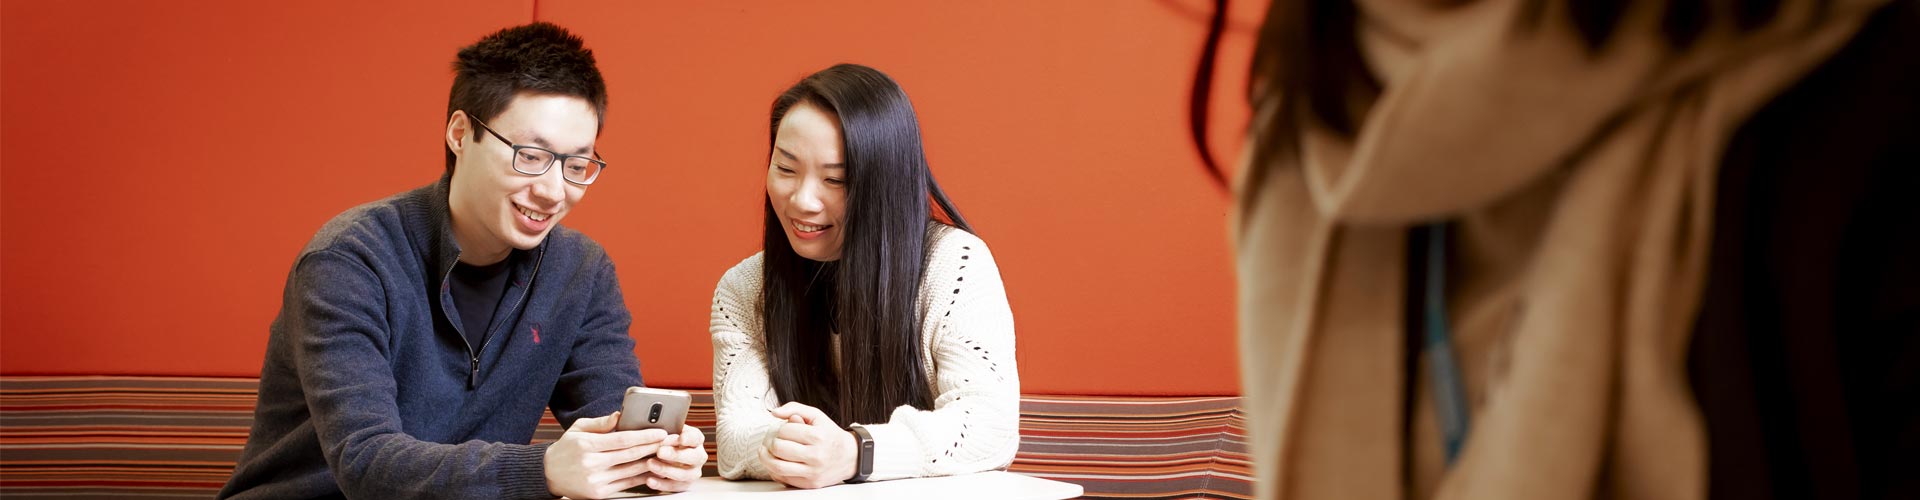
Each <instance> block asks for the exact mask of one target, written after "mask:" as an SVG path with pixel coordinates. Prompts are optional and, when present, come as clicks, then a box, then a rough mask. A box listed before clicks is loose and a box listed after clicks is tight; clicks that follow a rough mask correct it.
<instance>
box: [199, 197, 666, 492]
mask: <svg viewBox="0 0 1920 500" xmlns="http://www.w3.org/2000/svg"><path fill="white" fill-rule="evenodd" d="M447 183H448V179H447V178H445V177H442V178H441V179H440V181H439V182H437V183H435V184H433V185H430V186H426V187H423V188H420V189H416V190H413V191H409V192H406V193H401V194H399V195H395V196H393V197H390V198H387V199H384V200H380V201H377V202H373V203H369V204H366V205H361V206H359V207H356V208H354V209H352V210H348V211H347V212H346V213H343V214H340V215H339V216H337V217H335V218H334V219H333V220H332V221H329V222H328V223H327V224H326V226H324V227H322V228H321V229H320V232H319V233H318V234H316V235H314V237H313V240H312V241H311V242H309V243H308V244H307V247H306V249H305V250H302V251H301V252H300V257H299V258H298V259H297V260H295V262H294V265H293V271H292V272H291V273H289V274H288V276H287V285H286V291H285V296H284V298H283V299H282V300H283V302H282V303H281V306H280V315H279V317H277V318H275V319H274V321H273V325H272V327H271V328H270V331H271V337H270V338H269V339H268V341H267V354H266V363H265V366H263V367H262V368H261V369H260V395H259V403H258V406H257V407H256V408H255V410H254V418H253V429H252V433H251V434H250V435H249V436H248V438H247V446H246V449H245V450H244V451H243V452H242V453H241V455H240V461H239V464H238V467H237V468H236V469H234V472H233V477H232V478H231V479H229V480H228V482H227V485H226V488H224V489H222V490H221V492H220V498H242V499H244V498H275V499H282V498H324V497H341V496H346V497H353V498H551V497H552V494H551V493H549V491H548V489H547V482H546V473H545V470H544V468H543V463H542V458H543V456H544V453H545V451H546V448H545V446H532V445H528V444H527V443H528V442H529V441H531V440H532V438H533V431H534V428H535V427H537V426H538V425H539V423H540V417H541V415H542V414H543V413H544V410H546V409H548V408H551V409H552V410H553V414H554V416H555V417H557V418H558V419H559V420H560V423H561V425H564V426H568V427H571V426H572V425H573V422H574V420H575V419H579V418H591V417H599V416H602V415H607V414H610V413H612V412H613V411H614V410H617V409H619V405H620V399H621V397H622V396H623V394H624V391H625V389H626V388H627V387H629V386H636V385H640V366H639V362H638V361H637V360H636V359H635V358H634V356H633V345H634V344H633V339H632V338H630V337H628V336H627V327H628V325H629V324H630V323H631V322H632V318H631V316H629V314H628V312H627V307H626V303H625V301H624V300H623V299H622V298H621V296H620V286H619V282H618V277H617V276H615V275H614V270H613V262H612V261H611V260H609V259H608V258H607V254H606V252H605V251H603V250H602V249H601V248H600V245H598V244H596V243H594V242H593V241H592V240H590V239H588V238H587V237H586V236H584V235H581V234H580V233H578V232H575V231H572V230H570V229H567V228H565V227H555V228H554V229H553V231H552V232H550V233H548V234H547V239H546V241H544V242H542V243H541V244H540V246H538V247H536V248H534V249H532V250H529V251H526V252H524V253H525V255H524V256H523V258H519V259H518V263H516V264H515V266H514V269H513V271H512V273H513V274H512V281H511V282H510V283H508V285H507V292H506V295H505V297H504V298H503V299H502V300H501V301H500V307H499V310H498V311H496V312H495V313H494V314H495V316H494V320H493V325H494V326H493V328H492V329H491V330H490V331H488V332H486V333H485V334H484V335H483V337H484V339H485V340H483V341H482V342H481V343H480V345H475V346H469V345H468V343H467V341H466V338H465V337H464V336H463V335H462V334H461V330H460V328H461V326H460V322H459V321H457V320H454V318H459V317H460V315H459V314H458V313H457V311H455V310H454V301H453V298H452V296H451V294H450V292H449V291H448V287H447V275H448V273H449V272H450V271H452V269H453V265H454V263H455V262H457V261H458V260H459V256H460V249H459V245H458V244H457V243H455V242H454V239H453V228H452V224H451V221H450V219H449V210H448V206H447Z"/></svg>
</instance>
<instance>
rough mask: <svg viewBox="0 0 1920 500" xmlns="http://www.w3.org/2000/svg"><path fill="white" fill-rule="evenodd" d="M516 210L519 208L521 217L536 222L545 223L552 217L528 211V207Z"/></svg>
mask: <svg viewBox="0 0 1920 500" xmlns="http://www.w3.org/2000/svg"><path fill="white" fill-rule="evenodd" d="M515 208H519V209H520V214H521V215H525V216H527V218H529V219H533V221H534V222H544V221H546V220H547V218H548V217H552V216H551V215H547V214H543V213H539V212H535V211H532V210H527V207H515Z"/></svg>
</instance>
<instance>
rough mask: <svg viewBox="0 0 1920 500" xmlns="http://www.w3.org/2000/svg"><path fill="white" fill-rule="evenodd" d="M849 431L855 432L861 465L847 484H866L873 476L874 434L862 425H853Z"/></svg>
mask: <svg viewBox="0 0 1920 500" xmlns="http://www.w3.org/2000/svg"><path fill="white" fill-rule="evenodd" d="M849 430H851V431H853V440H854V448H855V449H857V450H859V453H860V459H859V465H858V466H855V467H854V470H853V477H851V478H847V482H849V483H864V482H866V481H867V477H868V476H872V475H873V434H872V433H869V432H867V428H866V427H861V426H860V424H853V426H852V427H850V428H849Z"/></svg>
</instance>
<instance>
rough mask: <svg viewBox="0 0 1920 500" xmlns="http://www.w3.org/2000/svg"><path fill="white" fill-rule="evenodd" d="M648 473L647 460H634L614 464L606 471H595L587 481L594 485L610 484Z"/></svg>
mask: <svg viewBox="0 0 1920 500" xmlns="http://www.w3.org/2000/svg"><path fill="white" fill-rule="evenodd" d="M647 472H649V470H648V468H647V461H646V460H634V461H631V462H624V463H619V464H614V465H612V466H609V467H607V469H606V470H601V471H595V472H593V473H591V474H587V480H588V481H591V482H594V483H608V482H613V481H619V480H621V479H626V478H629V477H633V476H638V475H641V474H646V473H647Z"/></svg>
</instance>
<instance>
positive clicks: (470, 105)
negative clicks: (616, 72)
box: [442, 22, 607, 175]
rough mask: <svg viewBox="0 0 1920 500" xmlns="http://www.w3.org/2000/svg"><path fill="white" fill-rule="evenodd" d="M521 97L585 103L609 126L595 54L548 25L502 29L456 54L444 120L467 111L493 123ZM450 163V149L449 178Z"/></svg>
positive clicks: (562, 30)
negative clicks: (552, 97)
mask: <svg viewBox="0 0 1920 500" xmlns="http://www.w3.org/2000/svg"><path fill="white" fill-rule="evenodd" d="M521 92H531V93H535V94H546V95H561V96H568V97H578V98H581V99H586V100H587V102H588V103H592V104H593V112H594V116H595V117H597V118H599V125H600V126H605V125H606V123H607V83H606V81H605V80H603V79H601V77H600V68H599V66H597V65H595V64H594V61H593V51H592V50H589V49H587V48H586V42H585V41H583V40H581V39H580V37H578V36H574V35H573V34H572V33H569V32H567V30H566V28H561V27H559V26H555V25H554V24H553V23H547V22H536V23H533V24H528V25H524V26H515V27H512V28H507V29H503V30H500V31H499V32H496V33H494V34H491V35H487V36H486V38H481V39H480V41H478V42H474V44H473V45H469V46H467V47H466V48H462V49H460V55H459V56H458V57H457V58H455V59H454V60H453V92H452V94H451V95H449V96H448V98H447V115H446V116H447V118H448V119H451V118H452V117H453V112H454V111H459V110H466V112H467V115H468V116H471V117H475V118H479V119H480V120H482V121H486V120H492V119H493V118H494V117H495V116H497V115H499V114H500V112H502V111H505V110H506V109H507V105H508V104H510V103H512V102H513V98H514V96H516V95H518V94H520V93H521ZM443 123H444V122H443ZM444 143H445V141H442V144H444ZM454 159H455V158H454V155H453V148H452V147H448V148H447V174H448V175H452V174H453V163H454Z"/></svg>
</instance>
